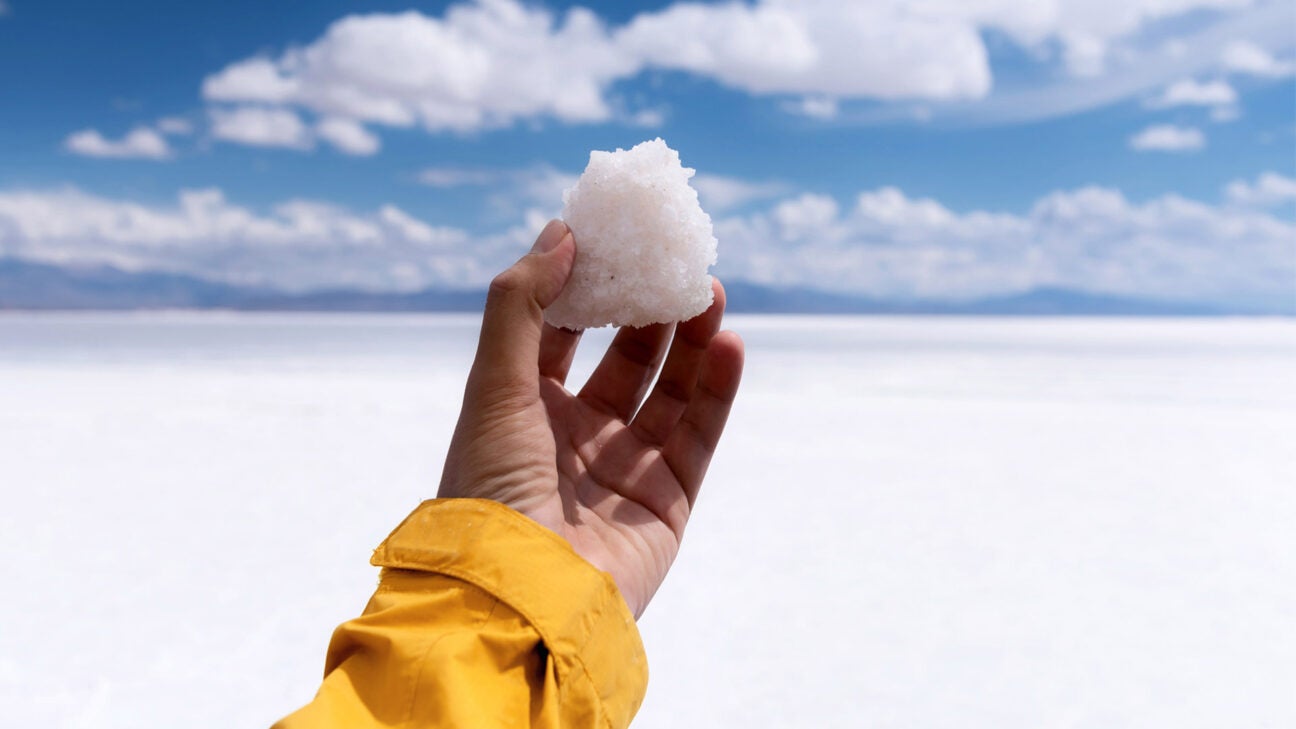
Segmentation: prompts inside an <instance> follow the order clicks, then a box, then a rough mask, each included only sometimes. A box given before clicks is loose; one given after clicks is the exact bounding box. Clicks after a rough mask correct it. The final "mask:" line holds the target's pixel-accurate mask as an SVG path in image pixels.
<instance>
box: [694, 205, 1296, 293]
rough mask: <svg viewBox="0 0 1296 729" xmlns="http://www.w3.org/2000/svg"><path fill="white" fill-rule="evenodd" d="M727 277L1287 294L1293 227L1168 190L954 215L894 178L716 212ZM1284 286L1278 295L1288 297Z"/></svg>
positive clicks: (846, 285) (912, 289)
mask: <svg viewBox="0 0 1296 729" xmlns="http://www.w3.org/2000/svg"><path fill="white" fill-rule="evenodd" d="M716 235H717V237H718V238H719V239H720V241H721V248H720V264H719V265H720V270H719V273H720V275H721V276H724V277H728V278H733V279H746V280H752V281H757V282H762V283H766V284H770V285H779V286H810V287H816V288H826V289H830V290H836V291H841V292H848V293H854V294H859V295H867V296H875V297H899V298H933V299H958V298H975V297H978V296H985V295H994V294H1003V293H1008V292H1017V291H1027V290H1030V289H1033V288H1038V287H1043V286H1056V287H1067V288H1075V289H1081V290H1088V291H1095V292H1103V293H1110V294H1119V295H1128V296H1138V297H1157V298H1165V299H1183V300H1192V299H1196V300H1201V301H1233V302H1273V301H1281V300H1288V299H1290V296H1291V281H1292V280H1293V277H1296V258H1294V257H1293V256H1292V255H1291V241H1292V240H1293V239H1296V225H1293V224H1292V223H1289V222H1286V221H1282V220H1279V219H1277V218H1275V217H1273V216H1271V215H1268V214H1265V213H1263V212H1260V211H1255V210H1247V209H1241V208H1234V207H1227V206H1224V207H1217V206H1211V205H1207V204H1205V203H1201V202H1195V201H1191V200H1187V199H1184V198H1182V197H1179V196H1176V195H1165V196H1161V197H1158V198H1154V199H1152V200H1149V201H1147V202H1144V203H1141V204H1136V203H1132V202H1130V201H1129V200H1127V199H1126V198H1125V197H1124V196H1123V195H1122V194H1121V193H1120V192H1119V191H1117V190H1113V189H1107V188H1099V187H1088V188H1081V189H1078V190H1069V191H1059V192H1055V193H1052V194H1049V195H1047V196H1045V197H1043V198H1041V199H1040V200H1038V201H1037V202H1036V203H1035V205H1034V206H1033V207H1032V208H1031V210H1030V211H1029V213H1027V214H1025V215H1013V214H1006V213H994V212H988V211H972V212H966V213H958V212H954V211H952V210H950V209H949V208H947V207H945V206H944V205H942V204H940V203H939V202H937V201H935V200H930V199H922V198H912V197H909V196H907V195H906V194H904V193H903V192H902V191H900V190H898V189H896V188H890V187H884V188H880V189H877V190H869V191H865V192H862V193H860V194H859V195H858V196H857V197H856V198H855V200H854V201H852V204H851V205H849V206H841V205H839V204H838V202H837V201H836V200H835V199H834V198H831V197H828V196H823V195H813V194H808V195H802V196H799V197H796V198H792V199H790V200H784V201H782V202H780V203H778V204H777V205H774V206H773V207H771V208H770V209H768V210H766V211H762V212H758V213H754V214H751V215H747V216H738V217H732V218H726V219H723V220H721V221H720V222H719V223H718V224H717V231H716ZM1284 297H1285V298H1284Z"/></svg>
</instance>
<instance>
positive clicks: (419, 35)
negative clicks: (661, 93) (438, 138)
mask: <svg viewBox="0 0 1296 729" xmlns="http://www.w3.org/2000/svg"><path fill="white" fill-rule="evenodd" d="M637 68H638V66H637V63H636V62H635V60H634V59H633V58H630V57H628V56H627V55H626V54H624V53H621V52H619V51H618V50H617V49H616V48H615V47H614V46H613V45H612V43H611V41H610V39H609V37H608V34H607V32H606V30H605V28H604V26H603V24H602V22H601V21H600V20H599V19H598V18H597V17H596V16H595V15H594V14H593V13H591V12H590V11H588V10H584V9H581V8H576V9H573V10H571V11H569V12H568V13H566V14H565V15H564V17H563V18H562V19H561V20H559V19H557V18H555V16H554V15H553V14H552V13H550V12H549V11H547V10H544V9H543V8H539V7H528V6H524V5H522V4H521V3H519V2H516V1H515V0H480V1H479V2H474V3H471V4H462V5H454V6H451V7H450V8H449V9H448V10H447V11H446V13H445V16H444V17H443V18H436V17H429V16H427V15H423V14H422V13H419V12H416V11H409V12H405V13H399V14H370V15H351V16H347V17H344V18H342V19H340V20H338V21H336V22H335V23H333V24H332V25H331V26H329V28H328V30H327V31H325V33H324V35H323V36H322V37H320V38H319V39H317V40H316V41H314V42H313V43H311V44H309V45H307V46H304V47H302V48H294V49H290V50H288V51H287V52H285V53H284V54H283V55H281V56H280V57H278V58H274V59H271V58H252V59H247V60H244V61H239V62H237V63H234V64H232V65H230V66H228V67H226V68H225V69H223V70H221V71H220V72H218V73H216V74H215V75H213V76H211V77H209V78H207V79H206V81H205V82H204V84H203V95H204V96H205V97H206V98H208V99H211V100H215V101H238V102H245V101H254V102H267V103H275V104H294V105H297V106H301V107H304V108H307V109H310V110H312V111H315V112H318V113H321V114H326V115H332V116H338V117H345V118H351V119H356V120H359V121H364V122H372V123H377V124H387V125H394V126H410V125H414V124H420V125H422V126H423V127H424V128H425V129H428V130H429V131H442V130H470V129H479V128H483V127H495V126H504V125H507V124H510V123H512V122H513V121H515V120H517V119H520V118H530V117H537V116H552V117H555V118H557V119H560V120H563V121H603V120H606V119H609V118H611V116H612V107H611V106H610V105H609V104H608V102H607V100H606V99H605V96H604V91H605V90H606V88H607V86H608V85H609V84H610V83H611V82H612V81H613V80H616V79H618V78H624V77H626V76H628V75H630V74H632V73H634V72H635V71H636V70H637Z"/></svg>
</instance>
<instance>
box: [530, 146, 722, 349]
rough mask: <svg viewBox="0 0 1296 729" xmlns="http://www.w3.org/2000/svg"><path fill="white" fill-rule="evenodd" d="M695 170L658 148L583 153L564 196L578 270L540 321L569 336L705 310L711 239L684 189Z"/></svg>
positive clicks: (694, 198)
mask: <svg viewBox="0 0 1296 729" xmlns="http://www.w3.org/2000/svg"><path fill="white" fill-rule="evenodd" d="M693 173H694V171H693V170H692V169H690V168H687V167H683V166H681V165H680V158H679V153H678V152H676V151H675V150H673V149H671V148H670V147H667V146H666V143H665V142H663V141H662V140H661V139H654V140H652V141H649V142H644V143H642V144H638V145H635V147H634V148H632V149H630V150H629V151H626V150H623V149H618V150H617V151H615V152H598V151H595V152H590V161H589V166H588V167H586V168H585V172H584V173H583V174H582V175H581V176H580V179H579V180H578V181H577V182H576V186H575V187H573V188H571V189H570V190H567V191H566V192H564V193H563V203H564V207H563V213H562V217H563V220H564V221H565V222H566V223H567V225H568V226H569V227H571V230H572V235H573V236H574V237H575V239H576V263H575V266H574V267H573V269H572V275H571V279H570V280H569V281H568V282H567V287H566V288H565V289H563V292H562V295H560V296H559V297H558V300H557V301H555V302H554V303H553V305H551V306H550V307H549V308H548V309H547V310H546V311H545V319H546V320H547V321H548V322H549V323H550V324H553V325H554V326H560V327H566V328H568V329H585V328H589V327H601V326H605V325H608V324H614V325H617V326H644V325H647V324H652V323H656V322H672V321H683V320H685V319H691V318H693V317H694V316H697V315H698V314H701V313H702V312H704V311H706V309H707V307H709V306H710V305H711V299H712V296H713V294H712V291H711V276H710V275H709V274H708V273H707V268H708V267H710V266H711V265H712V264H714V263H715V261H716V239H715V235H714V234H713V233H712V230H711V217H710V216H709V215H707V214H706V213H705V212H703V210H702V206H701V205H699V204H698V197H697V192H696V191H695V190H694V189H693V188H691V187H689V184H688V181H689V178H690V177H692V176H693Z"/></svg>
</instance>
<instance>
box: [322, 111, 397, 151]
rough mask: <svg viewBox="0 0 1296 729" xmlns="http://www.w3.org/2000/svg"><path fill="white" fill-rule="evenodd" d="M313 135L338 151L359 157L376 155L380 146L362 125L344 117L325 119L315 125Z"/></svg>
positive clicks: (375, 138) (376, 139) (375, 137)
mask: <svg viewBox="0 0 1296 729" xmlns="http://www.w3.org/2000/svg"><path fill="white" fill-rule="evenodd" d="M315 133H316V134H317V135H318V136H319V138H320V139H323V140H324V141H326V142H328V143H329V144H331V145H333V146H334V147H336V148H337V149H338V150H339V151H341V152H345V153H346V154H350V155H355V156H359V157H367V156H369V155H372V154H376V153H377V152H378V148H379V146H381V144H380V142H379V141H378V137H377V136H375V135H374V134H372V133H371V132H370V131H369V130H367V129H365V128H364V125H363V124H361V123H360V122H357V121H356V120H354V119H347V118H345V117H337V116H331V117H325V118H324V119H322V120H320V122H319V123H318V124H316V125H315Z"/></svg>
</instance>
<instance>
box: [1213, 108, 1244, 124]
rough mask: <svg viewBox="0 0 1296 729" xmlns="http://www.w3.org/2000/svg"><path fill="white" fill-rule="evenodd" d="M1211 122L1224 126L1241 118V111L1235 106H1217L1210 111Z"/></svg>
mask: <svg viewBox="0 0 1296 729" xmlns="http://www.w3.org/2000/svg"><path fill="white" fill-rule="evenodd" d="M1210 118H1211V121H1213V122H1216V123H1219V124H1226V123H1228V122H1233V121H1237V120H1238V119H1241V118H1242V110H1241V109H1238V108H1237V107H1236V106H1217V107H1215V108H1214V109H1211V113H1210Z"/></svg>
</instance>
